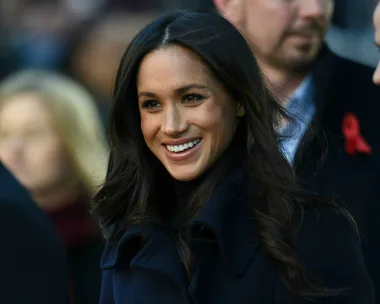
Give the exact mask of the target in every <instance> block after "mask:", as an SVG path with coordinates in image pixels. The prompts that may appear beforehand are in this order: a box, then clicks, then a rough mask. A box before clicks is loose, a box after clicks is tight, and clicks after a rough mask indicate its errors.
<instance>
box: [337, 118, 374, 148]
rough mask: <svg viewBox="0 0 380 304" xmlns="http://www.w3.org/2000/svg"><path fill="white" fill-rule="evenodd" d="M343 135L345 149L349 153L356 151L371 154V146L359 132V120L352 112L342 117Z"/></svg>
mask: <svg viewBox="0 0 380 304" xmlns="http://www.w3.org/2000/svg"><path fill="white" fill-rule="evenodd" d="M342 131H343V135H344V137H345V140H346V141H345V149H346V152H347V153H348V154H350V155H354V154H356V153H364V154H371V153H372V148H371V146H370V145H369V144H368V143H367V142H366V141H365V139H364V138H363V137H362V135H361V134H360V125H359V120H358V118H357V117H356V115H355V114H353V113H347V114H346V115H345V116H344V119H343V127H342Z"/></svg>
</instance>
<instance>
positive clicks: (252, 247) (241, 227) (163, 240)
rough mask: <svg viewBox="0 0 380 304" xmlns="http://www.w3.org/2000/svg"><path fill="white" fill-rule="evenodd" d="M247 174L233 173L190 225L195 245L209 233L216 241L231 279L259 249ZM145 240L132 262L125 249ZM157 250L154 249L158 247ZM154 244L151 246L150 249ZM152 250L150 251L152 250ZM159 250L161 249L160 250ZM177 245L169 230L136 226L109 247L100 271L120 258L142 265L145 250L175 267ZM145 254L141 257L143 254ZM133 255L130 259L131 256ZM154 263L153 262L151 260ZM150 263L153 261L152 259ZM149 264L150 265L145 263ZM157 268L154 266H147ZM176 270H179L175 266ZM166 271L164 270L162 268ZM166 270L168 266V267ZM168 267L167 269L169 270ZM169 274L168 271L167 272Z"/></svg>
mask: <svg viewBox="0 0 380 304" xmlns="http://www.w3.org/2000/svg"><path fill="white" fill-rule="evenodd" d="M247 181H248V174H247V173H246V172H245V171H244V170H243V169H242V168H241V167H239V168H237V169H234V170H232V172H230V174H228V175H227V176H226V177H225V178H224V179H223V180H222V181H221V182H220V183H219V184H218V185H217V187H216V189H215V190H214V193H213V194H212V195H211V198H210V199H209V200H207V201H206V203H205V205H204V207H203V209H202V211H201V212H200V214H199V215H198V216H196V218H195V219H194V220H193V221H192V222H191V225H190V228H189V233H190V235H191V236H192V237H194V242H196V240H197V239H199V238H200V239H207V238H209V237H210V233H211V234H212V236H213V239H215V240H216V241H217V244H218V247H219V250H220V252H221V255H222V257H223V260H224V262H225V264H226V266H227V269H228V270H229V271H230V272H231V273H232V274H233V275H237V276H239V275H242V274H243V273H244V271H245V269H246V268H247V266H248V264H249V262H250V261H251V259H252V258H253V256H254V253H255V252H256V250H257V248H258V247H259V237H258V235H257V233H256V232H255V229H254V224H253V223H254V222H253V219H252V208H251V206H250V205H249V204H248V185H247ZM143 234H144V236H145V237H146V238H147V239H148V242H147V243H146V245H145V246H144V247H143V249H141V251H140V252H135V254H137V255H136V256H135V257H134V258H133V253H131V252H126V251H127V250H128V249H129V248H130V246H126V244H127V243H129V242H130V241H131V240H132V239H136V238H139V239H141V237H142V235H143ZM158 241H159V242H160V244H161V245H160V246H153V245H154V244H158V243H157V242H158ZM152 244H153V245H152ZM151 246H153V247H154V248H153V247H151ZM159 248H161V249H159ZM175 248H176V244H175V243H174V241H173V238H172V237H171V235H170V232H169V230H166V229H165V228H163V227H160V226H157V225H147V226H146V227H145V228H144V231H142V228H141V227H140V226H135V227H131V228H129V229H127V230H126V231H125V232H124V234H123V236H122V237H121V239H120V240H119V241H118V242H117V243H108V244H107V246H106V248H105V250H104V253H103V256H102V260H101V267H102V269H110V268H113V267H114V266H115V265H116V263H117V262H118V260H119V259H120V256H121V254H122V255H123V263H125V262H126V261H125V260H124V259H125V257H124V255H126V256H129V257H130V258H129V260H128V261H127V262H129V263H130V264H131V265H132V264H134V263H138V264H139V265H140V266H141V264H142V262H141V257H143V256H144V255H146V254H148V253H147V252H146V251H147V250H149V249H150V250H154V251H157V250H158V249H159V250H158V251H159V252H157V254H158V255H161V257H162V258H163V259H164V258H165V256H166V258H167V259H168V258H170V259H171V261H172V262H173V261H174V262H173V263H174V264H173V263H172V262H171V264H172V266H170V267H171V268H173V267H174V266H173V265H177V264H178V261H179V257H178V258H177V257H175V258H174V256H176V255H178V254H177V253H176V250H174V249H175ZM143 251H144V253H142V252H143ZM131 254H132V256H131ZM154 260H156V259H154ZM150 261H153V259H151V260H150ZM148 264H149V265H150V264H151V263H150V262H149V263H148ZM150 266H152V267H153V268H156V267H157V265H156V266H154V265H153V264H152V265H150ZM177 266H178V268H181V267H180V266H179V265H177ZM162 267H166V266H162ZM167 267H169V266H167ZM170 267H169V268H170ZM166 270H168V269H166ZM184 275H185V274H184V273H182V271H181V273H180V274H179V273H176V272H175V271H174V270H173V273H172V276H180V277H182V278H183V277H184Z"/></svg>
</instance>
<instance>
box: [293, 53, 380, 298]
mask: <svg viewBox="0 0 380 304" xmlns="http://www.w3.org/2000/svg"><path fill="white" fill-rule="evenodd" d="M372 74H373V70H372V69H371V68H368V67H365V66H363V65H360V64H358V63H354V62H352V61H349V60H346V59H343V58H340V57H338V56H336V55H334V54H332V53H331V52H329V51H328V50H327V49H324V50H323V52H322V53H321V56H320V58H319V59H318V60H317V61H316V63H315V66H314V69H313V80H314V88H315V92H314V100H315V101H316V103H317V109H318V110H317V111H318V112H317V115H316V116H315V119H314V122H313V123H312V128H311V129H310V131H309V132H307V133H306V134H305V136H304V139H303V140H302V141H301V145H300V147H299V149H298V151H297V153H296V159H295V169H296V172H297V175H298V176H299V177H300V178H302V179H303V181H304V185H305V187H306V188H308V189H311V190H313V191H317V192H319V193H322V194H329V193H330V194H333V195H334V196H335V197H336V198H337V199H338V200H342V201H343V202H344V203H345V204H347V205H348V208H349V211H350V212H351V213H352V214H353V216H354V218H355V220H356V221H357V223H358V226H359V229H360V232H361V234H362V240H363V242H362V243H363V244H362V246H363V255H364V260H365V263H366V266H367V269H368V271H369V273H370V275H371V277H372V281H373V283H374V287H375V293H376V294H377V299H378V300H377V303H380V259H379V257H380V245H379V241H378V231H379V229H380V226H379V223H380V221H379V215H380V203H379V201H380V135H379V131H380V128H379V126H378V123H379V113H380V88H379V87H376V86H375V85H374V84H372ZM347 113H353V114H354V115H356V116H357V118H358V120H359V123H360V131H361V134H362V137H363V138H364V139H365V140H366V141H367V142H368V144H369V145H370V146H371V148H372V150H373V152H372V154H365V153H357V154H355V155H349V154H348V153H347V152H346V151H345V138H344V135H343V132H342V126H343V118H344V117H345V115H346V114H347ZM312 129H314V130H312Z"/></svg>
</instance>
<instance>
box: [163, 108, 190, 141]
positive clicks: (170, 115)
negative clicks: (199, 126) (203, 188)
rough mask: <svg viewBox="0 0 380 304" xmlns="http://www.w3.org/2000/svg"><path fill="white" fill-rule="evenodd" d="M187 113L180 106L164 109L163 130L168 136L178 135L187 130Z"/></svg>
mask: <svg viewBox="0 0 380 304" xmlns="http://www.w3.org/2000/svg"><path fill="white" fill-rule="evenodd" d="M185 116H186V115H185V114H184V113H183V110H182V109H181V108H179V107H178V106H170V107H167V108H166V109H165V110H164V115H163V116H162V117H163V118H162V119H163V121H162V123H161V131H162V132H163V133H165V134H167V135H168V136H177V135H178V134H181V133H183V132H185V131H186V130H187V125H188V124H187V121H186V117H185Z"/></svg>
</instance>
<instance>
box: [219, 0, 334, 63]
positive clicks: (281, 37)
mask: <svg viewBox="0 0 380 304" xmlns="http://www.w3.org/2000/svg"><path fill="white" fill-rule="evenodd" d="M214 2H215V4H216V6H217V7H218V8H219V10H220V11H221V12H222V14H224V16H225V17H226V18H227V19H229V20H230V21H231V22H232V23H233V24H235V26H237V27H238V28H239V29H240V30H241V31H242V32H243V34H244V35H245V36H246V38H247V39H248V40H249V42H250V44H251V46H252V48H253V50H254V52H255V55H256V56H257V58H258V60H259V61H260V62H261V63H263V64H264V65H269V66H274V67H280V68H289V69H302V68H304V67H305V66H307V65H308V64H309V63H311V62H312V61H313V60H314V58H315V57H316V55H317V54H318V52H319V50H320V48H321V46H322V44H323V42H324V37H325V34H326V31H327V30H328V27H329V25H330V21H331V17H332V13H333V8H334V1H333V0H235V1H233V0H214Z"/></svg>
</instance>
